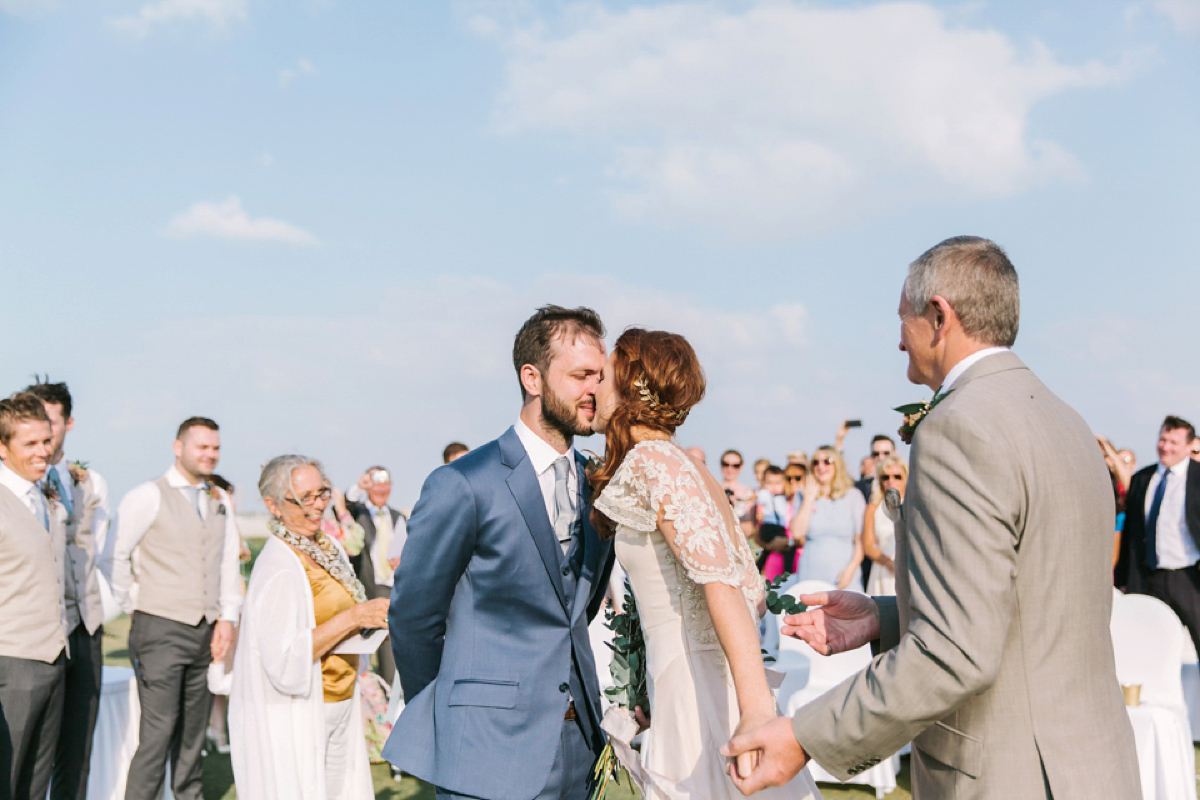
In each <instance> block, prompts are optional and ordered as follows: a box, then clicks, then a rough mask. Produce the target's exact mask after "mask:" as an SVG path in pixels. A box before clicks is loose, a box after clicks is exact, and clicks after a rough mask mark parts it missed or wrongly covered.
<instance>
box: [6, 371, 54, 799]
mask: <svg viewBox="0 0 1200 800" xmlns="http://www.w3.org/2000/svg"><path fill="white" fill-rule="evenodd" d="M51 450H52V445H51V433H50V421H49V420H48V419H47V418H46V411H45V409H44V408H43V407H42V403H41V401H40V400H38V399H37V398H36V397H33V396H32V395H29V394H17V395H14V396H12V397H10V398H7V399H5V400H0V459H3V460H4V463H3V464H0V797H3V798H12V799H13V800H45V797H46V790H47V788H48V786H49V784H50V772H51V769H52V767H53V764H54V749H55V745H56V744H57V743H58V732H59V727H60V726H61V724H62V718H63V674H64V664H65V653H64V651H65V650H66V647H67V637H68V635H69V634H70V630H69V628H68V627H67V611H66V605H65V603H64V595H63V578H64V576H65V574H66V572H65V570H66V567H65V564H66V552H65V547H66V537H65V528H64V526H65V523H66V512H65V510H64V509H63V506H62V503H61V502H60V500H59V498H57V497H55V496H54V494H53V492H48V491H46V489H45V487H44V485H43V483H42V478H43V476H44V475H45V474H46V468H47V467H48V466H49V464H50V454H51Z"/></svg>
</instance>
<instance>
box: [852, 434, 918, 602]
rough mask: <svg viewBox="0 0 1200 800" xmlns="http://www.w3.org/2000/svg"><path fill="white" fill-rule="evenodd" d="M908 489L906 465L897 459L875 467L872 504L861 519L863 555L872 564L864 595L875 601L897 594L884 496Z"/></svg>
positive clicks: (893, 543) (893, 532) (892, 539)
mask: <svg viewBox="0 0 1200 800" xmlns="http://www.w3.org/2000/svg"><path fill="white" fill-rule="evenodd" d="M907 486H908V465H907V464H905V463H904V459H903V458H901V457H900V456H888V457H886V458H884V459H883V460H882V461H880V462H879V465H878V466H877V467H875V482H874V483H873V484H872V488H871V500H870V502H868V503H867V512H866V515H865V516H864V517H863V552H865V553H866V554H867V558H869V559H871V561H873V562H874V566H872V567H871V577H869V578H867V594H869V595H873V596H876V597H882V596H884V595H892V594H895V593H896V562H895V558H896V529H895V526H894V525H893V524H892V521H891V520H890V519H888V515H887V513H886V512H885V511H884V509H883V493H884V492H886V491H887V490H888V489H895V490H896V491H898V492H900V499H901V500H903V499H904V490H905V488H906V487H907Z"/></svg>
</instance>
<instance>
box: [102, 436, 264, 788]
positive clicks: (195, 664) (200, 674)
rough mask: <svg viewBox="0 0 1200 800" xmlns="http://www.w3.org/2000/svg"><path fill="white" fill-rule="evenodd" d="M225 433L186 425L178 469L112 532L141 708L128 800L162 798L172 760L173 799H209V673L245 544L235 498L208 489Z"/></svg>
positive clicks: (237, 596) (219, 653) (231, 608)
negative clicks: (204, 755)
mask: <svg viewBox="0 0 1200 800" xmlns="http://www.w3.org/2000/svg"><path fill="white" fill-rule="evenodd" d="M219 430H220V429H219V428H218V426H217V423H216V422H213V421H212V420H211V419H208V418H207V417H189V418H188V419H185V420H184V421H183V422H182V423H181V424H180V425H179V429H178V431H177V432H176V435H175V442H174V445H173V449H174V452H175V463H174V464H173V465H172V466H171V467H170V468H169V469H167V471H166V473H165V474H163V475H162V476H160V477H158V478H156V479H155V480H152V481H148V482H147V483H143V484H141V485H140V486H136V487H134V488H133V489H132V490H130V492H129V493H128V494H127V495H125V497H124V498H122V500H121V504H120V505H119V506H118V507H117V517H116V525H115V527H114V529H113V532H112V534H110V536H112V537H115V538H114V540H113V542H112V545H111V552H112V558H111V561H108V560H107V559H106V563H105V564H104V565H105V566H107V568H108V570H109V582H110V583H111V584H112V588H113V594H114V595H116V598H117V602H118V603H120V605H121V607H122V608H123V609H124V610H125V611H126V612H132V617H133V620H132V624H131V626H130V630H129V657H130V661H132V662H133V668H134V671H135V672H136V673H137V678H138V681H137V684H138V699H139V700H140V702H141V709H142V711H141V723H140V726H139V733H138V747H137V751H136V752H135V753H134V754H133V760H132V762H131V763H130V765H129V777H128V780H127V782H126V785H125V800H158V798H160V797H161V796H162V791H163V779H164V776H165V774H166V767H167V762H168V761H170V766H171V789H172V791H173V792H174V795H175V797H176V798H178V800H201V798H202V796H203V795H202V793H201V764H200V751H201V749H202V748H203V746H204V733H205V729H206V727H207V724H208V715H209V710H210V706H211V704H212V694H210V693H209V690H208V666H209V664H211V663H212V662H213V661H222V660H223V659H224V658H225V654H226V651H228V649H229V646H230V643H231V642H232V641H233V625H234V623H235V622H237V619H238V612H239V611H240V609H241V606H242V591H241V574H240V571H239V569H238V549H239V548H238V545H239V543H240V541H241V539H240V537H239V535H238V530H237V525H236V524H235V522H234V517H233V513H232V510H231V507H230V501H229V496H228V495H226V494H225V492H223V491H221V490H220V489H218V488H216V487H215V486H213V485H211V484H210V483H209V481H208V477H209V476H210V475H212V473H213V470H214V469H215V468H216V466H217V461H218V460H219V459H220V453H221V434H220V432H219ZM135 564H136V567H135V566H134V565H135Z"/></svg>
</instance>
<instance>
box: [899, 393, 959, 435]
mask: <svg viewBox="0 0 1200 800" xmlns="http://www.w3.org/2000/svg"><path fill="white" fill-rule="evenodd" d="M950 391H954V390H953V389H951V390H950ZM949 395H950V392H946V393H945V394H939V393H938V392H934V393H933V399H932V400H922V401H921V402H919V403H908V404H907V405H902V406H896V408H895V409H893V410H894V411H899V412H900V413H901V414H903V415H904V423H903V424H902V425H901V426H900V428H899V430H897V431H896V433H898V434H899V435H900V439H901V440H902V441H903V442H904V443H905V444H912V438H913V434H914V433H916V432H917V426H918V425H920V424H921V420H923V419H925V415H927V414H928V413H929V412H930V411H932V410H933V407H934V406H936V405H937V404H938V403H940V402H942V401H943V400H945V399H946V398H947V397H948V396H949Z"/></svg>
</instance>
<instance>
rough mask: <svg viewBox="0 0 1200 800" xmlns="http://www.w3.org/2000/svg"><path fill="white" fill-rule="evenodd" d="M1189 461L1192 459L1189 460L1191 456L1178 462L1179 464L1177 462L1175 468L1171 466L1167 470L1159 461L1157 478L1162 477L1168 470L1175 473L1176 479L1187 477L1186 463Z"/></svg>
mask: <svg viewBox="0 0 1200 800" xmlns="http://www.w3.org/2000/svg"><path fill="white" fill-rule="evenodd" d="M1191 460H1192V459H1191V456H1188V457H1187V458H1185V459H1183V460H1182V461H1180V462H1179V463H1178V464H1176V465H1175V466H1173V467H1169V468H1168V467H1164V466H1163V465H1162V462H1161V461H1160V462H1159V464H1158V475H1159V477H1160V478H1161V477H1162V475H1163V473H1165V472H1166V471H1167V470H1168V469H1170V470H1171V472H1174V473H1175V477H1176V478H1184V477H1186V476H1187V471H1188V462H1189V461H1191Z"/></svg>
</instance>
